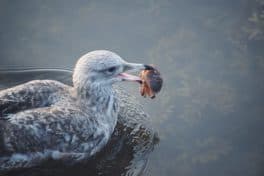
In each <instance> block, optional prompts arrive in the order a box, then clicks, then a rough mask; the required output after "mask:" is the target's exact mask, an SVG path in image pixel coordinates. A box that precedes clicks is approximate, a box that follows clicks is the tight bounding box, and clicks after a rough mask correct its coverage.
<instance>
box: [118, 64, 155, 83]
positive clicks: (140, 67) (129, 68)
mask: <svg viewBox="0 0 264 176" xmlns="http://www.w3.org/2000/svg"><path fill="white" fill-rule="evenodd" d="M152 69H154V68H153V67H152V66H150V65H145V64H138V63H128V62H126V63H125V64H124V72H123V73H120V74H119V75H118V76H119V77H121V78H122V80H123V81H135V82H139V83H142V80H141V78H140V77H139V76H135V75H131V74H128V73H125V72H126V71H132V72H136V71H141V70H152Z"/></svg>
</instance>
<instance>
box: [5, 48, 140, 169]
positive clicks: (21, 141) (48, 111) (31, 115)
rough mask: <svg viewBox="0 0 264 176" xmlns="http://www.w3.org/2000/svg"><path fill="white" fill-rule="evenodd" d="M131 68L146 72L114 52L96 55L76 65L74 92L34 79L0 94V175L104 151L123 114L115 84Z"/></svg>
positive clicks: (90, 55)
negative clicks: (4, 172) (2, 172)
mask: <svg viewBox="0 0 264 176" xmlns="http://www.w3.org/2000/svg"><path fill="white" fill-rule="evenodd" d="M112 67H116V69H115V72H112V71H111V73H110V72H109V68H112ZM133 67H135V68H137V69H143V65H142V64H130V63H127V62H125V61H124V60H123V59H121V58H120V57H119V56H118V55H116V54H115V53H112V52H110V51H103V50H101V51H94V52H90V53H88V54H86V55H84V56H83V57H81V58H80V59H79V61H78V62H77V64H76V67H75V70H74V74H73V87H71V86H68V85H65V84H62V83H60V82H58V81H54V80H34V81H30V82H28V83H25V84H22V85H19V86H16V87H13V88H9V89H6V90H2V91H0V170H6V169H7V170H8V169H12V168H20V167H30V166H34V165H36V164H38V163H39V162H41V161H43V160H45V159H50V158H52V159H59V160H64V161H67V163H76V162H78V161H82V160H85V159H88V158H89V157H91V156H93V155H94V154H95V153H96V152H98V151H100V150H101V149H102V147H104V146H105V144H106V143H107V141H108V140H109V138H110V136H111V134H112V132H113V130H114V127H115V125H116V123H117V116H118V113H119V105H118V99H117V97H116V95H115V90H114V89H113V87H112V84H113V83H115V82H118V81H122V80H123V79H124V78H120V77H118V74H119V73H122V72H124V71H126V70H127V69H135V68H133ZM122 113H124V112H122Z"/></svg>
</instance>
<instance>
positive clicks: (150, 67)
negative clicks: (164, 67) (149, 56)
mask: <svg viewBox="0 0 264 176" xmlns="http://www.w3.org/2000/svg"><path fill="white" fill-rule="evenodd" d="M144 67H145V70H155V69H154V67H152V66H151V65H144Z"/></svg>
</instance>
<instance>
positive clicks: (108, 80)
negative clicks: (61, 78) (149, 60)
mask: <svg viewBox="0 0 264 176" xmlns="http://www.w3.org/2000/svg"><path fill="white" fill-rule="evenodd" d="M144 69H152V67H151V66H149V65H145V64H139V63H129V62H126V61H125V60H123V59H122V58H121V57H120V56H118V55H117V54H116V53H114V52H111V51H107V50H96V51H92V52H89V53H87V54H85V55H83V56H82V57H81V58H80V59H79V60H78V62H77V63H76V66H75V68H74V73H73V85H74V87H78V88H82V89H83V88H84V89H89V87H91V86H93V85H96V87H98V86H100V87H102V86H103V87H109V86H111V85H112V84H113V83H116V82H120V81H135V82H141V79H140V78H139V77H138V76H135V75H131V74H128V73H126V72H127V71H130V72H131V71H140V70H144Z"/></svg>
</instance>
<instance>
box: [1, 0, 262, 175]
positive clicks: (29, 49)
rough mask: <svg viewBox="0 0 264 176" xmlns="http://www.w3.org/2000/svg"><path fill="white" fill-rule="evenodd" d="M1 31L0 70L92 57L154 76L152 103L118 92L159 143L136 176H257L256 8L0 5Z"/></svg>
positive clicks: (253, 3)
mask: <svg viewBox="0 0 264 176" xmlns="http://www.w3.org/2000/svg"><path fill="white" fill-rule="evenodd" d="M0 21H1V23H0V24H1V27H0V66H1V68H16V67H24V66H25V67H27V66H32V67H44V68H45V67H48V68H51V67H56V68H58V67H60V68H72V67H73V65H74V63H75V62H76V60H77V59H78V57H80V56H81V55H82V54H84V53H86V52H88V51H91V50H95V49H109V50H112V51H114V52H116V53H118V54H119V55H120V56H122V57H123V58H124V59H126V60H128V61H133V62H144V63H153V64H155V65H156V66H157V67H158V68H159V70H160V72H161V73H162V76H163V78H164V88H163V90H162V92H161V93H160V94H159V95H158V96H157V98H156V99H155V100H153V101H152V100H150V99H144V98H142V97H140V96H139V91H138V86H137V85H134V84H129V85H128V87H127V89H128V91H129V92H132V93H133V94H134V95H135V96H137V97H138V98H137V99H138V100H139V101H140V102H141V103H142V104H143V105H144V108H145V111H146V112H148V113H149V114H150V117H151V122H150V123H151V124H152V125H153V126H154V129H155V131H157V132H158V135H159V138H160V142H159V144H158V145H157V146H156V147H155V149H154V151H153V152H152V153H150V155H148V163H147V166H146V168H145V173H144V174H143V175H151V176H160V175H164V176H170V175H188V176H197V175H201V176H204V175H208V176H210V175H214V176H222V175H232V176H233V175H234V176H242V175H243V176H244V175H245V176H262V175H264V159H263V156H264V139H263V134H264V128H263V127H264V100H263V97H264V76H263V75H264V1H263V0H232V1H229V0H221V1H220V0H186V1H183V0H175V1H172V0H146V1H141V0H135V1H121V0H120V1H119V0H110V1H85V0H77V1H56V0H55V1H41V0H26V1H18V0H14V1H8V0H0ZM57 76H58V75H54V79H55V77H56V78H58V77H57ZM19 79H21V78H19V77H17V80H15V81H18V82H19V81H20V80H19ZM67 79H68V78H67ZM0 84H1V83H0ZM128 161H129V159H128ZM132 170H133V169H132ZM71 171H72V173H74V171H75V170H74V168H73V170H71ZM86 172H87V175H89V173H88V171H87V170H86ZM68 173H69V172H68ZM123 173H125V172H123ZM49 174H50V175H52V173H49ZM60 174H61V173H60ZM64 174H65V173H64ZM57 175H58V174H57ZM73 175H74V174H73ZM108 175H111V174H108ZM112 175H118V174H116V173H112Z"/></svg>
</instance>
